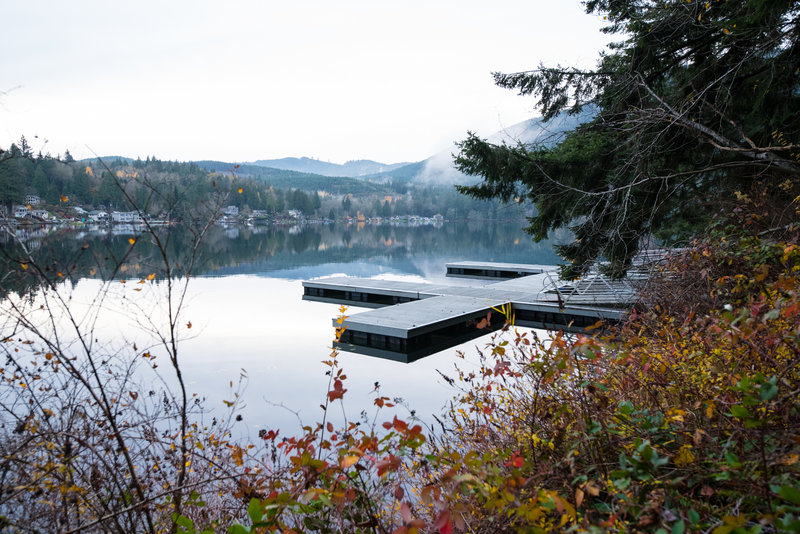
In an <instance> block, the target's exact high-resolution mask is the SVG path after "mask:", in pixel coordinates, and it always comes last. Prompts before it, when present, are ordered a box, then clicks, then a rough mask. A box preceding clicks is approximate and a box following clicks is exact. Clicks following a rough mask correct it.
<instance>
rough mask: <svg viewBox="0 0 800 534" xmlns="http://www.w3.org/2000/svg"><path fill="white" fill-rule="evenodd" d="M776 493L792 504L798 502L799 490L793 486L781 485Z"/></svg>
mask: <svg viewBox="0 0 800 534" xmlns="http://www.w3.org/2000/svg"><path fill="white" fill-rule="evenodd" d="M778 495H780V496H781V497H783V498H784V499H786V500H787V501H789V502H791V503H793V504H800V491H798V489H797V488H795V487H794V486H785V485H784V486H781V490H780V491H779V492H778Z"/></svg>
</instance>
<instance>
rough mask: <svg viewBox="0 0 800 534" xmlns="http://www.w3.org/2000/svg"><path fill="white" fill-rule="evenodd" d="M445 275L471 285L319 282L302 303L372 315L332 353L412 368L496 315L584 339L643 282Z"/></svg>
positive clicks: (357, 321) (490, 269) (351, 321)
mask: <svg viewBox="0 0 800 534" xmlns="http://www.w3.org/2000/svg"><path fill="white" fill-rule="evenodd" d="M447 275H448V276H454V277H460V278H472V279H475V280H476V283H475V284H474V285H447V284H431V283H425V282H406V281H396V280H376V279H363V278H362V279H359V278H349V277H336V278H322V279H317V280H306V281H304V282H303V292H304V294H303V299H304V300H311V301H318V302H330V303H336V304H350V305H354V306H360V307H366V308H376V309H373V310H369V311H365V312H360V313H356V314H353V315H351V316H348V317H347V318H346V319H345V321H344V323H343V325H342V326H344V327H345V330H344V333H343V334H342V336H341V338H340V339H339V341H338V342H337V343H336V345H337V346H338V347H339V348H341V349H343V350H347V351H349V352H356V353H361V354H369V355H372V356H379V357H382V358H388V359H393V360H398V361H404V362H411V361H414V360H417V359H419V358H422V357H424V356H427V355H429V354H433V353H435V352H439V351H441V350H445V349H447V348H449V347H451V346H454V345H457V344H459V343H463V342H466V341H469V340H470V339H474V338H477V337H479V336H482V335H484V334H486V333H489V332H491V331H493V330H497V329H499V328H501V327H502V326H503V325H504V324H505V318H504V317H503V316H502V314H501V313H500V311H499V310H501V309H506V310H510V311H511V312H512V313H513V314H514V317H515V324H516V325H517V326H522V327H530V328H541V329H547V330H564V331H568V332H583V331H585V330H586V329H587V327H590V326H593V325H595V324H596V323H597V322H598V321H601V322H603V323H605V324H613V323H616V322H618V321H620V320H622V319H623V318H624V317H625V316H626V315H627V309H628V308H629V307H630V306H631V305H632V304H633V303H634V302H635V299H636V295H637V293H638V290H639V289H640V287H641V281H642V280H646V277H645V276H641V275H640V274H636V275H635V276H633V277H631V278H630V279H623V280H610V279H608V278H606V277H603V276H602V275H599V274H594V275H593V276H590V277H587V278H584V279H583V280H581V281H578V282H566V281H562V280H559V279H558V275H557V267H555V266H543V265H524V264H508V263H491V262H489V263H487V262H483V263H481V262H459V263H448V264H447ZM477 280H482V281H483V282H484V283H482V284H481V283H478V282H477ZM484 319H486V320H484ZM334 326H338V323H336V321H335V320H334ZM479 327H480V328H479Z"/></svg>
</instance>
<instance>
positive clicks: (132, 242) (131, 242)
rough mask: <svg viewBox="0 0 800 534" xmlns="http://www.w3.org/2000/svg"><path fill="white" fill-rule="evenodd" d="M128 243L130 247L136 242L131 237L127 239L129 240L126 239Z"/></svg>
mask: <svg viewBox="0 0 800 534" xmlns="http://www.w3.org/2000/svg"><path fill="white" fill-rule="evenodd" d="M128 243H130V244H131V245H133V244H134V243H136V240H135V239H134V238H132V237H129V238H128Z"/></svg>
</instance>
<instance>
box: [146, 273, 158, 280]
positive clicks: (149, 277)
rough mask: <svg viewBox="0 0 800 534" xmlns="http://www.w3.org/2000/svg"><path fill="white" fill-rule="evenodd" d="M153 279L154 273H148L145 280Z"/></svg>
mask: <svg viewBox="0 0 800 534" xmlns="http://www.w3.org/2000/svg"><path fill="white" fill-rule="evenodd" d="M155 277H156V273H150V274H148V275H147V279H148V280H152V279H153V278H155Z"/></svg>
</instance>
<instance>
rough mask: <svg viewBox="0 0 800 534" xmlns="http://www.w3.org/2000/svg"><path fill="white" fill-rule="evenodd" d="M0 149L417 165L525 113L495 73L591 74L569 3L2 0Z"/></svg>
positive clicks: (587, 28)
mask: <svg viewBox="0 0 800 534" xmlns="http://www.w3.org/2000/svg"><path fill="white" fill-rule="evenodd" d="M0 14H2V19H3V21H4V22H3V29H2V32H0V49H2V50H3V51H4V53H3V54H2V56H0V147H3V148H7V147H8V146H10V144H11V143H12V142H16V141H17V140H18V139H19V138H20V136H21V135H25V137H26V138H27V140H28V142H29V143H30V145H31V146H32V147H33V148H34V150H36V151H39V150H41V151H42V152H43V153H51V154H53V155H56V154H63V153H64V151H65V150H69V151H70V153H71V154H72V155H73V156H74V157H76V158H84V157H92V156H110V155H119V156H129V157H134V158H135V157H141V158H145V157H147V156H156V157H158V158H159V159H166V160H179V161H192V160H201V159H212V160H220V161H227V162H234V163H241V162H247V161H254V160H258V159H273V158H281V157H300V156H306V157H313V158H317V159H320V160H324V161H331V162H334V163H344V162H345V161H348V160H355V159H372V160H375V161H379V162H381V163H398V162H413V161H420V160H422V159H425V158H427V157H428V156H430V155H432V154H434V153H436V152H440V151H442V150H447V149H448V148H454V145H453V143H454V142H455V141H458V140H460V139H463V138H465V137H466V132H467V131H473V132H476V133H478V134H479V135H483V136H489V135H491V134H492V133H494V132H497V131H500V130H502V129H503V128H505V127H507V126H511V125H512V124H515V123H518V122H520V121H523V120H526V119H530V118H533V117H535V116H537V113H536V110H535V102H534V101H533V100H532V99H531V98H530V97H520V96H518V95H516V93H515V92H514V91H509V90H507V89H501V88H498V87H496V86H495V85H494V83H493V79H492V76H491V73H492V72H495V71H500V72H517V71H522V70H529V69H532V68H535V67H536V66H537V65H539V64H540V63H544V64H546V65H555V64H558V63H560V64H562V65H575V66H581V67H592V66H594V65H595V64H596V61H597V57H598V54H599V51H600V50H602V49H603V47H604V46H605V45H606V44H607V43H608V41H609V37H608V36H607V35H604V34H602V33H601V32H600V28H601V27H602V26H603V21H602V17H598V16H596V15H587V14H586V13H585V12H584V11H583V7H582V6H581V4H580V3H579V2H578V1H577V0H527V1H523V0H494V1H493V2H488V1H486V0H484V1H474V0H421V1H418V0H406V1H403V2H387V1H383V0H363V1H362V0H338V1H336V2H334V1H324V0H295V1H292V2H289V1H286V0H284V1H281V2H277V1H273V0H260V1H258V0H228V1H226V2H222V1H203V0H190V1H185V0H161V1H159V2H156V1H152V0H138V1H136V2H109V1H107V0H75V1H70V2H64V1H63V0H37V1H31V0H4V1H3V3H2V6H0Z"/></svg>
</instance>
